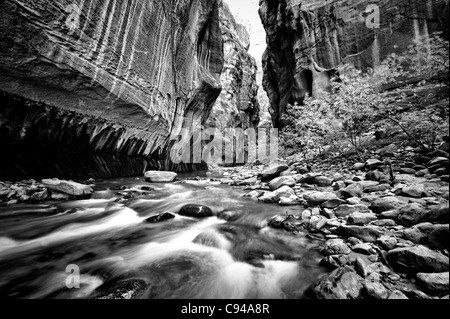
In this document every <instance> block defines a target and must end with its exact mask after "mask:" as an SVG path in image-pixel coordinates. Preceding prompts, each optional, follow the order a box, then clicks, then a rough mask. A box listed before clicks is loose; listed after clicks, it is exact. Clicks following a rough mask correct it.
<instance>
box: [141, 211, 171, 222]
mask: <svg viewBox="0 0 450 319" xmlns="http://www.w3.org/2000/svg"><path fill="white" fill-rule="evenodd" d="M173 218H175V215H174V214H172V213H168V212H166V213H161V214H156V215H153V216H150V217H149V218H147V219H146V220H144V222H146V223H151V224H154V223H159V222H162V221H166V220H170V219H173Z"/></svg>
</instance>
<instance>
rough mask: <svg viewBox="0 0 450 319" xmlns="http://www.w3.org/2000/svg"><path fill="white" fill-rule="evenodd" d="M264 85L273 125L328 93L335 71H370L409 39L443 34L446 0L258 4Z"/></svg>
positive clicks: (288, 0) (289, 0) (275, 0)
mask: <svg viewBox="0 0 450 319" xmlns="http://www.w3.org/2000/svg"><path fill="white" fill-rule="evenodd" d="M259 14H260V17H261V20H262V22H263V25H264V28H265V30H266V33H267V49H266V52H265V53H264V57H263V69H264V79H263V86H264V89H265V90H266V92H267V94H268V96H269V100H270V109H269V111H270V113H271V115H272V121H273V123H274V125H275V126H277V127H278V126H279V125H281V124H282V123H280V117H281V115H282V114H283V113H284V112H285V109H286V105H287V104H288V103H289V104H294V103H295V102H297V103H301V102H302V101H303V99H304V98H305V96H306V95H307V94H308V95H313V96H314V95H316V96H317V95H318V94H319V92H320V90H323V89H325V90H326V89H327V87H328V85H329V79H330V77H331V76H333V74H334V68H335V67H337V66H338V65H339V64H341V63H353V64H354V65H355V66H357V67H358V68H361V69H368V68H373V67H374V66H376V65H377V64H378V63H380V61H383V59H384V58H385V57H386V56H387V55H388V54H391V53H394V52H395V53H401V52H403V51H404V50H405V49H406V48H407V47H408V46H409V45H410V44H412V43H413V40H414V39H418V38H419V37H423V36H425V37H427V36H429V35H430V34H431V33H433V32H435V31H444V35H445V36H447V37H448V14H449V1H448V0H398V1H391V0H378V1H369V0H331V1H323V0H315V1H314V0H261V1H260V9H259Z"/></svg>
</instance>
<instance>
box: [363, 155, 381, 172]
mask: <svg viewBox="0 0 450 319" xmlns="http://www.w3.org/2000/svg"><path fill="white" fill-rule="evenodd" d="M383 164H384V163H383V162H382V161H380V160H378V159H374V158H371V159H368V160H367V161H366V165H365V166H366V167H367V168H368V169H369V170H373V169H376V168H377V167H379V166H381V165H383Z"/></svg>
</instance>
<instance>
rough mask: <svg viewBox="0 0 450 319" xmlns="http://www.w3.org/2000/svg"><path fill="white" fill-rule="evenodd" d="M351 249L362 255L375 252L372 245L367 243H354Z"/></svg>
mask: <svg viewBox="0 0 450 319" xmlns="http://www.w3.org/2000/svg"><path fill="white" fill-rule="evenodd" d="M352 250H353V251H354V252H355V253H360V254H364V255H371V254H373V253H374V252H375V251H374V249H373V248H372V246H370V245H369V244H356V245H355V246H353V248H352Z"/></svg>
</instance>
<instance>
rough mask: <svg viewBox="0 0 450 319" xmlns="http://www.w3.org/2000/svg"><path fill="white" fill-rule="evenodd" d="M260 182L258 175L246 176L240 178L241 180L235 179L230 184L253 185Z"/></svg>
mask: <svg viewBox="0 0 450 319" xmlns="http://www.w3.org/2000/svg"><path fill="white" fill-rule="evenodd" d="M257 182H258V179H257V178H256V177H250V178H246V179H239V180H234V181H232V182H231V184H230V185H233V186H253V185H255V184H256V183H257Z"/></svg>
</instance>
